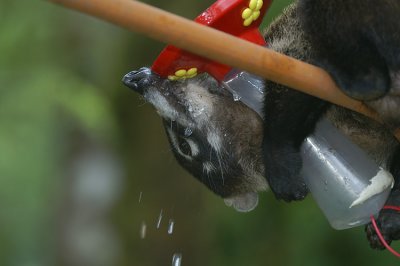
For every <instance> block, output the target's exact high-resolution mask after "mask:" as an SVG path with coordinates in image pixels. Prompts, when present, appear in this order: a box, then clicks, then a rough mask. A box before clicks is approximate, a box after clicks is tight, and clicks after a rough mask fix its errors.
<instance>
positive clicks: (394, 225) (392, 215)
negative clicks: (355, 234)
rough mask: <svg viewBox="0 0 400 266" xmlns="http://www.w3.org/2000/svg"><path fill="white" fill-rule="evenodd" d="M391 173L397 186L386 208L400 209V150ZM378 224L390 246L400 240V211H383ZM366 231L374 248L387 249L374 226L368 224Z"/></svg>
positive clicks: (395, 157)
mask: <svg viewBox="0 0 400 266" xmlns="http://www.w3.org/2000/svg"><path fill="white" fill-rule="evenodd" d="M390 172H391V173H392V174H393V177H394V178H395V185H394V187H393V189H392V191H391V193H390V196H389V199H388V200H387V202H386V206H395V207H400V149H398V150H397V152H396V154H395V156H394V159H393V162H392V167H391V169H390ZM376 223H377V225H378V228H379V230H380V231H381V233H382V236H383V237H384V238H385V240H386V241H387V242H388V244H390V243H391V242H392V241H393V240H399V239H400V211H397V210H391V209H384V210H381V212H380V213H379V217H378V219H377V220H376ZM365 231H366V233H367V238H368V241H369V243H370V245H371V247H372V248H374V249H384V248H385V247H384V245H383V244H382V243H381V241H380V240H379V237H378V235H377V233H376V232H375V229H374V227H373V226H372V224H368V225H367V226H366V227H365Z"/></svg>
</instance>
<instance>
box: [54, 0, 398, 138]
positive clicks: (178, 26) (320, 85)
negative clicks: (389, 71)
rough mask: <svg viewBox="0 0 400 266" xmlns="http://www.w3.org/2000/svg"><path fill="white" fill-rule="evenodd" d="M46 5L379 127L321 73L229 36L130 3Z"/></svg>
mask: <svg viewBox="0 0 400 266" xmlns="http://www.w3.org/2000/svg"><path fill="white" fill-rule="evenodd" d="M49 1H50V2H54V3H57V4H60V5H63V6H65V7H68V8H71V9H75V10H78V11H80V12H83V13H87V14H90V15H92V16H95V17H98V18H100V19H103V20H107V21H109V22H111V23H113V24H116V25H119V26H121V27H124V28H127V29H129V30H131V31H133V32H138V33H142V34H144V35H146V36H148V37H150V38H152V39H155V40H158V41H160V42H164V43H168V44H172V45H174V46H177V47H179V48H182V49H184V50H187V51H189V52H192V53H194V54H197V55H200V56H203V57H206V58H209V59H212V60H215V61H218V62H221V63H224V64H226V65H230V66H233V67H236V68H238V69H242V70H246V71H248V72H251V73H254V74H257V75H259V76H261V77H264V78H266V79H268V80H271V81H274V82H276V83H280V84H283V85H286V86H288V87H291V88H293V89H296V90H299V91H301V92H304V93H307V94H310V95H313V96H315V97H318V98H320V99H323V100H326V101H329V102H331V103H334V104H337V105H340V106H343V107H345V108H348V109H350V110H353V111H356V112H359V113H361V114H364V115H366V116H368V117H371V118H373V119H375V120H377V121H380V122H381V119H380V118H379V116H378V115H377V113H376V112H374V111H373V110H371V109H370V108H368V107H367V106H366V105H364V104H363V103H362V102H360V101H357V100H354V99H352V98H350V97H348V96H346V95H345V94H344V93H343V92H342V91H341V90H340V89H339V88H338V87H337V86H336V84H335V82H334V81H333V80H332V78H331V77H330V75H329V74H328V73H327V72H326V71H324V70H322V69H321V68H318V67H316V66H313V65H310V64H307V63H304V62H301V61H299V60H296V59H294V58H291V57H288V56H285V55H283V54H280V53H277V52H274V51H272V50H270V49H266V48H265V47H261V46H259V45H256V44H253V43H250V42H248V41H245V40H242V39H239V38H237V37H234V36H232V35H229V34H227V33H224V32H221V31H218V30H215V29H213V28H210V27H206V26H203V25H200V24H198V23H195V22H194V21H191V20H188V19H185V18H182V17H179V16H177V15H174V14H172V13H169V12H166V11H163V10H161V9H158V8H155V7H152V6H149V5H146V4H144V3H141V2H139V1H134V0H49ZM395 136H396V138H397V139H398V140H400V130H396V132H395Z"/></svg>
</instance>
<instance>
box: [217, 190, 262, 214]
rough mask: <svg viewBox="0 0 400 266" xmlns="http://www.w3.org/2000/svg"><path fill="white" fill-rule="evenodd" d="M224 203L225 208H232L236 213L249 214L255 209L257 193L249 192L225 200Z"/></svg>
mask: <svg viewBox="0 0 400 266" xmlns="http://www.w3.org/2000/svg"><path fill="white" fill-rule="evenodd" d="M224 202H225V204H226V205H227V206H229V207H233V208H234V209H235V210H237V211H238V212H249V211H252V210H254V209H255V208H256V207H257V205H258V194H257V192H249V193H246V194H241V195H237V196H234V197H230V198H225V199H224Z"/></svg>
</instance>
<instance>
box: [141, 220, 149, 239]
mask: <svg viewBox="0 0 400 266" xmlns="http://www.w3.org/2000/svg"><path fill="white" fill-rule="evenodd" d="M146 229H147V225H146V223H145V222H144V221H143V222H142V225H141V226H140V231H139V235H140V238H141V239H144V238H145V237H146Z"/></svg>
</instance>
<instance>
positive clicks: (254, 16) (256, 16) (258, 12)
mask: <svg viewBox="0 0 400 266" xmlns="http://www.w3.org/2000/svg"><path fill="white" fill-rule="evenodd" d="M259 16H260V11H254V12H253V15H252V18H253V20H257V19H258V17H259Z"/></svg>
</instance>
